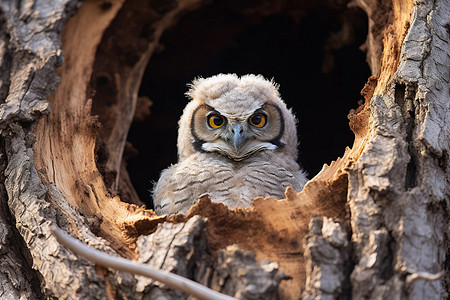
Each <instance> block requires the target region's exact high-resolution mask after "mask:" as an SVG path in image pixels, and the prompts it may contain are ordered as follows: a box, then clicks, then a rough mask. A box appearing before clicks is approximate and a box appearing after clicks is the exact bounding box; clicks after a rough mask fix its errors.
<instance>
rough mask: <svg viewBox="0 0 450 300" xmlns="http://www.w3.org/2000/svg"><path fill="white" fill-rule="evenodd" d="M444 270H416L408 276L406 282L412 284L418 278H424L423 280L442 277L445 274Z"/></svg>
mask: <svg viewBox="0 0 450 300" xmlns="http://www.w3.org/2000/svg"><path fill="white" fill-rule="evenodd" d="M444 274H445V273H444V271H441V272H439V273H437V274H432V273H428V272H415V273H412V274H410V275H408V276H406V284H407V285H411V284H413V283H414V282H415V281H416V280H419V279H423V280H438V279H441V278H442V277H443V276H444Z"/></svg>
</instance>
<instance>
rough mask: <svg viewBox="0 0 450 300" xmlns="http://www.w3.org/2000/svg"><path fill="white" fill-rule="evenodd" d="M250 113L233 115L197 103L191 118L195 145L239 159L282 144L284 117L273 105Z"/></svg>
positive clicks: (196, 147)
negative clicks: (197, 105)
mask: <svg viewBox="0 0 450 300" xmlns="http://www.w3.org/2000/svg"><path fill="white" fill-rule="evenodd" d="M249 114H250V116H248V115H249ZM249 114H246V115H241V116H236V115H232V114H227V113H220V112H219V111H217V110H215V109H213V108H212V107H210V106H208V105H206V104H202V105H200V106H199V107H198V108H197V109H196V110H195V111H194V113H193V115H192V118H191V132H192V136H193V142H192V144H193V146H194V148H195V149H196V150H197V151H206V152H216V153H220V154H222V155H224V156H226V157H228V158H229V159H232V160H234V161H242V160H244V159H246V158H248V157H250V156H251V155H253V154H255V153H257V152H260V151H265V150H275V149H278V148H280V147H282V146H284V144H283V143H282V142H281V141H280V139H281V136H282V135H283V131H284V119H283V116H282V114H281V110H280V109H279V108H278V107H277V106H276V105H274V104H267V105H264V106H263V107H261V108H260V109H257V110H256V111H254V112H253V114H251V113H249Z"/></svg>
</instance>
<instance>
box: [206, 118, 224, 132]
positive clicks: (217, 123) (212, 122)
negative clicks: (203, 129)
mask: <svg viewBox="0 0 450 300" xmlns="http://www.w3.org/2000/svg"><path fill="white" fill-rule="evenodd" d="M208 124H209V126H211V128H214V129H216V128H219V127H221V126H222V125H223V124H225V117H224V116H221V115H210V116H209V117H208Z"/></svg>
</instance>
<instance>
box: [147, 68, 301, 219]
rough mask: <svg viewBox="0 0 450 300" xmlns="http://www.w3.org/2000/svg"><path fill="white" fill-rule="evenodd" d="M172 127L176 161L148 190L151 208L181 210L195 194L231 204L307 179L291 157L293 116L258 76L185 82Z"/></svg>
mask: <svg viewBox="0 0 450 300" xmlns="http://www.w3.org/2000/svg"><path fill="white" fill-rule="evenodd" d="M186 95H187V96H188V97H189V98H190V99H191V101H190V102H189V103H188V104H187V106H186V107H185V109H184V112H183V115H182V116H181V119H180V121H179V130H178V163H177V164H174V165H172V166H170V167H169V168H167V169H165V170H164V171H162V172H161V177H160V179H159V181H158V182H157V183H156V185H155V187H154V189H153V192H152V194H153V202H154V208H155V211H156V212H157V213H158V214H168V215H171V214H177V213H183V214H185V213H186V212H187V211H188V209H189V207H191V206H192V205H193V204H195V202H196V201H197V199H198V197H199V196H201V195H202V194H208V195H209V198H210V199H211V201H214V202H221V203H223V204H225V205H227V206H228V208H230V209H233V208H236V207H250V206H251V203H252V199H253V198H255V197H258V196H263V197H266V196H272V197H276V198H278V199H281V198H284V191H285V190H286V187H288V186H291V187H293V188H294V190H296V191H300V190H302V188H303V186H304V185H305V183H306V181H307V179H306V174H305V172H304V171H303V170H302V169H301V168H300V167H299V165H298V163H297V130H296V119H295V117H294V115H293V114H292V112H291V111H290V110H289V109H287V107H286V104H285V103H284V102H283V100H282V99H281V98H280V95H279V92H278V85H277V84H275V83H274V82H273V81H268V80H266V79H264V77H262V76H261V75H245V76H242V77H238V76H237V75H235V74H219V75H216V76H212V77H209V78H199V79H196V80H194V81H193V83H192V84H191V85H190V89H189V91H188V92H187V93H186Z"/></svg>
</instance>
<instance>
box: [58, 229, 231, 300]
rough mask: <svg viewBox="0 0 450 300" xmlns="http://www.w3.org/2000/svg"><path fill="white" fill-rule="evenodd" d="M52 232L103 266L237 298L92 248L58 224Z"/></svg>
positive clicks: (207, 295) (193, 291) (199, 293)
mask: <svg viewBox="0 0 450 300" xmlns="http://www.w3.org/2000/svg"><path fill="white" fill-rule="evenodd" d="M52 233H53V235H54V236H55V237H56V239H57V240H58V241H59V242H60V243H61V244H63V245H64V246H65V247H66V248H68V249H70V250H71V251H73V252H74V253H76V254H78V255H81V256H83V257H85V258H87V259H88V260H90V261H92V262H94V263H96V264H99V265H101V266H103V267H106V268H112V269H115V270H119V271H124V272H130V273H133V274H136V275H142V276H146V277H149V278H152V279H154V280H157V281H159V282H162V283H164V284H165V285H167V286H168V287H169V288H172V289H177V290H180V291H182V292H184V293H187V294H189V295H192V296H194V297H197V298H199V299H205V300H207V299H211V300H215V299H217V300H231V299H236V298H234V297H231V296H228V295H225V294H222V293H219V292H216V291H214V290H212V289H210V288H207V287H206V286H203V285H201V284H199V283H197V282H195V281H192V280H190V279H187V278H184V277H182V276H179V275H177V274H174V273H170V272H166V271H162V270H154V269H151V268H149V267H148V266H147V265H145V264H142V263H138V262H135V261H132V260H129V259H125V258H121V257H115V256H112V255H109V254H106V253H104V252H101V251H99V250H95V249H93V248H90V247H88V246H87V245H85V244H84V243H82V242H81V241H79V240H77V239H75V238H73V237H71V236H70V235H68V234H66V233H64V232H63V231H62V230H61V229H59V228H58V227H56V226H52Z"/></svg>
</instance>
